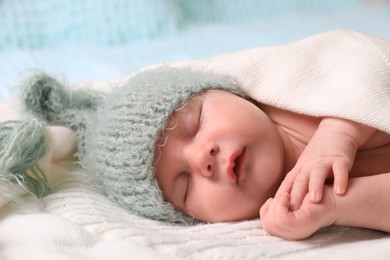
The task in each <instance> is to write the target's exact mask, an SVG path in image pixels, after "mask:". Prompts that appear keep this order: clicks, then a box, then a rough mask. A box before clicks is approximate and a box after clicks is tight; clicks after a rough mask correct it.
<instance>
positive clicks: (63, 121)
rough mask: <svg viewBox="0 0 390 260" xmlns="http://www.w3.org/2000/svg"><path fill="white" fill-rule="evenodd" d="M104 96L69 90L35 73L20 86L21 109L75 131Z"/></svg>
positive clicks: (53, 80) (100, 93) (94, 92)
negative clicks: (22, 106) (22, 107)
mask: <svg viewBox="0 0 390 260" xmlns="http://www.w3.org/2000/svg"><path fill="white" fill-rule="evenodd" d="M104 97H105V94H104V93H102V92H99V91H96V90H92V89H71V88H68V87H66V86H65V84H62V83H61V82H59V81H58V80H57V79H55V78H53V77H51V76H49V75H47V74H44V73H40V74H35V75H33V76H32V77H30V78H29V79H28V80H26V81H25V83H24V84H23V85H22V102H23V105H24V109H25V110H26V111H27V112H29V113H32V114H33V115H34V116H35V117H38V118H40V119H42V120H44V121H46V122H48V123H51V124H57V125H64V126H68V127H72V128H78V126H79V125H80V124H82V121H83V118H85V115H87V114H89V113H90V112H93V111H96V109H97V107H98V105H99V104H100V103H101V102H102V101H103V99H104Z"/></svg>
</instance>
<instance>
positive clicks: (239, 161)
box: [233, 147, 245, 181]
mask: <svg viewBox="0 0 390 260" xmlns="http://www.w3.org/2000/svg"><path fill="white" fill-rule="evenodd" d="M244 160H245V147H244V149H242V151H241V153H240V154H239V155H238V156H237V158H236V159H235V160H234V164H233V172H234V174H235V175H236V176H237V181H238V179H239V177H240V173H241V171H242V168H243V164H244Z"/></svg>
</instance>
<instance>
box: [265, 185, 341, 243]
mask: <svg viewBox="0 0 390 260" xmlns="http://www.w3.org/2000/svg"><path fill="white" fill-rule="evenodd" d="M325 189H326V190H325V193H324V194H325V195H324V199H323V200H322V201H321V203H312V202H311V201H310V200H309V198H308V197H305V199H304V200H303V202H302V205H301V207H300V208H299V209H297V210H291V209H290V207H289V206H290V195H289V194H288V193H287V192H285V193H280V194H278V195H277V196H276V197H275V198H270V199H269V200H267V202H266V203H265V204H264V205H263V206H262V207H261V209H260V218H261V221H262V224H263V228H264V230H265V231H267V232H268V233H269V234H271V235H275V236H279V237H283V238H284V239H288V240H301V239H305V238H308V237H310V236H311V235H312V234H313V233H314V232H316V231H317V230H318V229H320V228H322V227H325V226H330V225H332V224H334V223H335V221H336V219H337V211H336V202H335V198H334V193H333V192H332V189H331V188H329V187H328V188H325Z"/></svg>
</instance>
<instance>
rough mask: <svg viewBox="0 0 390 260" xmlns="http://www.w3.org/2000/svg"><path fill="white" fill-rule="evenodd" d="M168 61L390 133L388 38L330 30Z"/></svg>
mask: <svg viewBox="0 0 390 260" xmlns="http://www.w3.org/2000/svg"><path fill="white" fill-rule="evenodd" d="M172 65H174V66H192V67H194V68H197V69H202V70H212V71H215V72H218V73H221V74H226V75H229V76H230V77H231V78H232V79H234V80H236V81H237V82H238V83H239V84H240V85H241V86H242V87H243V88H244V89H245V91H246V92H247V94H249V95H250V96H251V97H252V98H254V99H256V100H257V101H259V102H261V103H264V104H268V105H272V106H275V107H279V108H283V109H287V110H290V111H294V112H299V113H302V114H308V115H313V116H335V117H341V118H347V119H351V120H354V121H357V122H361V123H365V124H367V125H370V126H374V127H376V128H378V129H381V130H384V131H386V132H390V116H388V115H390V98H389V96H390V41H389V40H385V39H383V38H378V37H374V36H370V35H367V34H363V33H359V32H355V31H350V30H334V31H330V32H325V33H321V34H318V35H314V36H312V37H309V38H305V39H303V40H300V41H298V42H294V43H291V44H288V45H282V46H272V47H260V48H255V49H250V50H247V51H241V52H236V53H229V54H225V55H221V56H216V57H212V58H209V59H203V60H198V61H190V62H175V63H172Z"/></svg>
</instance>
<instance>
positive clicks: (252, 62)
mask: <svg viewBox="0 0 390 260" xmlns="http://www.w3.org/2000/svg"><path fill="white" fill-rule="evenodd" d="M389 46H390V45H389V42H387V41H384V40H381V39H377V38H372V37H369V36H366V35H363V34H358V33H355V32H341V31H337V32H330V33H328V34H324V35H320V36H316V37H314V38H311V39H307V40H304V41H301V42H298V43H294V44H291V45H287V46H284V47H269V48H259V49H254V50H248V51H244V52H239V53H235V54H227V55H223V56H220V57H217V58H212V59H208V60H203V61H197V62H191V65H193V66H195V67H200V68H202V69H213V70H217V71H220V72H223V73H227V74H229V75H231V76H232V77H234V78H235V79H236V80H237V81H239V82H240V83H241V84H243V86H244V88H245V89H246V90H247V91H248V93H250V94H251V95H252V96H254V97H256V98H258V99H259V100H261V101H262V102H267V103H269V104H273V105H277V106H279V107H283V108H288V109H291V110H294V111H299V112H302V113H307V114H313V115H325V114H327V115H335V116H342V117H347V118H351V119H355V120H358V121H362V122H367V123H368V124H372V125H375V126H377V127H380V128H381V129H384V130H386V131H389V129H390V122H388V120H389V117H388V116H386V115H387V110H388V109H390V106H389V104H388V102H389V101H387V100H386V98H388V95H389V94H388V93H389V90H388V89H389V88H390V80H389V77H390V65H389V55H390V51H389ZM346 50H350V51H346ZM339 51H340V52H339ZM341 53H343V54H342V55H341ZM305 55H310V59H306V58H305ZM355 56H356V58H354V57H355ZM313 57H314V58H313ZM175 64H176V65H180V66H181V65H183V63H180V64H178V63H175ZM186 64H187V65H188V63H185V65H186ZM313 69H315V70H316V72H313ZM333 77H334V78H333ZM97 86H98V87H99V86H101V84H97ZM286 86H289V87H292V88H293V89H294V91H291V92H290V93H286V92H285V91H284V90H283V87H286ZM369 88H374V90H373V91H371V90H370V91H369V92H367V91H368V90H369ZM325 89H328V90H325ZM295 92H296V93H295ZM371 92H373V93H371ZM362 93H363V94H362ZM271 96H274V97H273V98H271ZM340 103H341V104H340ZM12 105H13V103H12V102H8V103H4V104H2V105H0V111H2V113H1V114H0V120H5V119H9V118H15V117H17V116H18V115H17V113H16V110H15V107H13V106H12ZM368 114H369V115H368ZM389 132H390V131H389ZM51 169H52V170H53V171H54V172H55V173H56V174H58V175H60V176H62V177H61V178H59V179H58V181H57V182H56V183H55V184H54V185H53V194H51V195H48V196H47V197H45V198H43V199H41V200H40V201H38V200H35V199H33V198H29V202H30V203H29V204H27V205H24V206H22V207H15V206H14V205H11V204H6V205H4V206H3V207H2V208H1V209H0V259H34V260H35V259H59V260H61V259H86V260H89V259H91V260H92V259H93V260H99V259H118V260H120V259H268V258H270V259H273V258H276V259H352V258H353V259H368V258H374V259H388V258H389V257H390V237H389V236H388V235H387V234H384V233H381V232H376V231H371V230H366V229H359V228H346V227H328V228H325V229H322V230H320V231H318V232H317V233H316V234H315V235H314V236H312V237H311V238H309V239H307V240H305V241H299V242H291V241H284V240H282V239H280V238H277V237H272V236H269V235H267V234H266V233H265V232H264V231H263V229H262V225H261V221H260V220H253V221H243V222H238V223H225V224H201V225H197V226H191V227H181V226H172V225H169V224H165V223H159V222H155V221H151V220H148V219H143V218H140V217H137V216H133V215H131V214H130V213H129V212H127V211H125V210H123V209H121V208H120V207H118V206H117V205H116V204H114V203H112V202H110V201H108V200H107V199H106V198H105V196H104V195H103V194H102V193H101V192H100V191H99V190H98V189H97V188H96V187H95V186H94V185H93V183H91V182H90V180H88V179H87V178H86V177H85V175H86V174H85V172H84V171H83V170H82V169H80V168H78V167H73V166H71V165H69V164H67V163H66V162H64V163H62V164H56V165H51ZM65 173H66V174H65ZM0 204H1V203H0Z"/></svg>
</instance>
